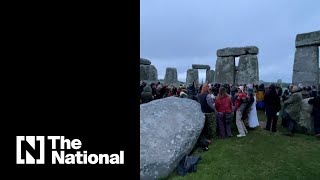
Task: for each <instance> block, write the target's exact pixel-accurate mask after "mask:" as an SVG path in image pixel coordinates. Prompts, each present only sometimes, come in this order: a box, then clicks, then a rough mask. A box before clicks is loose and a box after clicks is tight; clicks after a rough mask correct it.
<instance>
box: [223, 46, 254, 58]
mask: <svg viewBox="0 0 320 180" xmlns="http://www.w3.org/2000/svg"><path fill="white" fill-rule="evenodd" d="M258 53H259V49H258V47H256V46H246V47H228V48H224V49H218V50H217V56H218V57H227V56H241V55H246V54H253V55H256V54H258Z"/></svg>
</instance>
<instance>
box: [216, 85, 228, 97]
mask: <svg viewBox="0 0 320 180" xmlns="http://www.w3.org/2000/svg"><path fill="white" fill-rule="evenodd" d="M225 96H228V93H227V90H226V88H224V87H220V89H219V94H218V98H223V97H225Z"/></svg>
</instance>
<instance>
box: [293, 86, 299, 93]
mask: <svg viewBox="0 0 320 180" xmlns="http://www.w3.org/2000/svg"><path fill="white" fill-rule="evenodd" d="M298 91H299V87H298V86H293V87H292V89H291V92H292V93H295V92H298Z"/></svg>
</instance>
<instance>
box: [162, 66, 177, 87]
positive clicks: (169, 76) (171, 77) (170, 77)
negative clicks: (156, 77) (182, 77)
mask: <svg viewBox="0 0 320 180" xmlns="http://www.w3.org/2000/svg"><path fill="white" fill-rule="evenodd" d="M177 82H178V73H177V68H170V67H168V68H167V69H166V75H165V76H164V83H166V84H169V83H177Z"/></svg>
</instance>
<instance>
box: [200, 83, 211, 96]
mask: <svg viewBox="0 0 320 180" xmlns="http://www.w3.org/2000/svg"><path fill="white" fill-rule="evenodd" d="M205 93H209V86H208V84H203V85H202V88H201V94H205Z"/></svg>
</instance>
